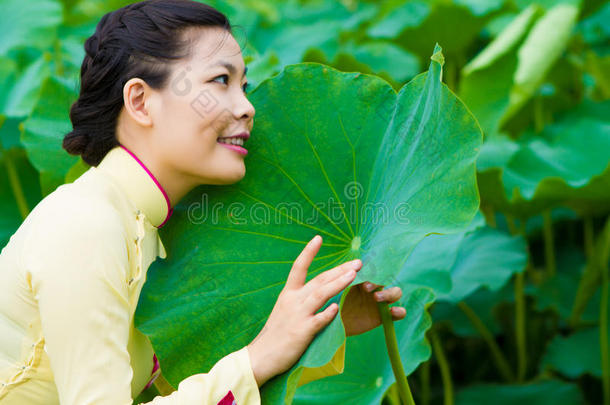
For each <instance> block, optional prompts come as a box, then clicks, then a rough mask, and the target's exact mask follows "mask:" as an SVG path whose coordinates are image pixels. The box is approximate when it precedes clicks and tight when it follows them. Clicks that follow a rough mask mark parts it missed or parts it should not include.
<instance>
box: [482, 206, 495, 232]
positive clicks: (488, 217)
mask: <svg viewBox="0 0 610 405" xmlns="http://www.w3.org/2000/svg"><path fill="white" fill-rule="evenodd" d="M481 212H482V213H483V215H484V216H485V221H486V222H487V225H489V226H491V227H492V228H497V224H496V213H495V211H494V207H493V206H492V205H481Z"/></svg>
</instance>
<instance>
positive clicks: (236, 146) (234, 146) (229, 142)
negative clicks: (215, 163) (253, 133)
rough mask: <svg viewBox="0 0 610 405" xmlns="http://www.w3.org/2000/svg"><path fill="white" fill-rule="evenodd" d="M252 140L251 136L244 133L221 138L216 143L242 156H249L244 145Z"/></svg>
mask: <svg viewBox="0 0 610 405" xmlns="http://www.w3.org/2000/svg"><path fill="white" fill-rule="evenodd" d="M248 138H250V134H249V133H247V132H242V133H240V134H237V135H232V136H223V137H219V138H218V139H217V140H216V142H218V143H219V144H221V145H222V146H224V147H226V148H228V149H231V150H234V151H235V152H237V153H239V154H241V155H247V154H248V150H247V149H246V148H244V147H243V145H244V143H245V142H246V141H247V140H248Z"/></svg>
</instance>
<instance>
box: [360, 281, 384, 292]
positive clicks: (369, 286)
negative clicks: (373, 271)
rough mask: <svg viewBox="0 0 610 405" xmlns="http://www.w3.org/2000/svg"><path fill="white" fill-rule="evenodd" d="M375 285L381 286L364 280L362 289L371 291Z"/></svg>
mask: <svg viewBox="0 0 610 405" xmlns="http://www.w3.org/2000/svg"><path fill="white" fill-rule="evenodd" d="M377 287H381V286H380V285H379V284H373V283H371V282H370V281H365V282H364V291H366V292H371V291H373V290H374V289H376V288H377Z"/></svg>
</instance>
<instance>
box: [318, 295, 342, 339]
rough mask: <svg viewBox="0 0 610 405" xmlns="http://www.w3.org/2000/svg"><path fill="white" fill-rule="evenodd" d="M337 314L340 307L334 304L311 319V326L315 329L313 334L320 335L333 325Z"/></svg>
mask: <svg viewBox="0 0 610 405" xmlns="http://www.w3.org/2000/svg"><path fill="white" fill-rule="evenodd" d="M337 312H339V305H338V304H337V303H336V302H333V303H332V304H330V305H329V306H328V307H327V308H326V309H325V310H324V311H322V312H319V313H317V314H315V315H314V316H313V317H312V319H311V324H312V327H313V329H314V330H313V333H314V334H315V333H318V331H320V329H322V328H324V327H325V326H327V325H328V324H329V323H331V322H332V320H333V319H335V316H336V315H337Z"/></svg>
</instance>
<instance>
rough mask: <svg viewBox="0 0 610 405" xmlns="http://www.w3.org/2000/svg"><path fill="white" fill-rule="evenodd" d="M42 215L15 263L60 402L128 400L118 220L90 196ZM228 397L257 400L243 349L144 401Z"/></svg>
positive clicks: (117, 403) (161, 403)
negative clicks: (35, 311) (24, 279)
mask: <svg viewBox="0 0 610 405" xmlns="http://www.w3.org/2000/svg"><path fill="white" fill-rule="evenodd" d="M64 202H65V201H64ZM67 205H69V206H67ZM98 208H99V209H98ZM59 209H61V210H59ZM91 212H95V214H96V215H95V216H92V215H91ZM58 213H59V215H58ZM64 213H65V215H64ZM46 214H55V215H42V216H39V217H38V220H39V221H38V222H37V223H36V224H35V225H36V226H33V227H32V232H31V233H30V234H29V235H28V236H27V238H28V239H27V242H26V244H24V250H23V251H22V252H21V260H22V264H23V266H24V267H25V270H26V274H27V275H28V279H29V280H28V281H29V283H30V286H31V289H32V292H33V294H34V297H35V300H36V302H37V304H38V307H39V310H40V318H41V326H42V333H43V336H44V338H45V351H46V352H47V354H48V357H49V360H50V365H51V370H52V372H53V375H54V380H55V384H56V386H57V392H58V395H59V400H60V403H61V404H62V405H88V404H97V405H106V404H107V405H111V404H112V405H129V404H132V403H133V399H132V393H131V380H132V377H133V370H132V368H131V364H130V355H129V351H128V349H127V345H128V339H129V330H130V322H132V318H131V308H130V305H129V286H128V276H129V264H128V263H129V261H128V256H127V247H126V237H125V235H124V233H125V231H124V228H123V226H122V223H121V221H120V219H119V217H118V216H117V215H116V212H115V211H113V210H112V209H108V208H107V207H102V206H100V207H95V208H94V209H92V207H91V201H86V202H83V201H78V202H77V203H71V202H68V203H67V204H64V205H63V206H61V205H60V206H59V207H58V206H56V207H55V209H54V210H52V211H48V212H47V213H46ZM227 395H233V396H234V398H235V401H236V403H237V404H240V405H245V404H248V405H249V404H254V405H258V404H260V396H259V390H258V386H257V384H256V380H255V379H254V373H253V371H252V368H251V365H250V360H249V356H248V352H247V348H246V347H244V348H243V349H241V350H239V351H236V352H234V353H231V354H229V355H227V356H225V357H224V358H222V359H221V360H220V361H219V362H218V363H217V364H216V365H215V366H214V367H213V368H212V369H211V370H210V372H209V373H202V374H195V375H192V376H189V377H187V378H185V379H184V380H182V381H181V382H180V384H179V388H178V390H177V391H175V392H173V393H172V394H171V395H169V396H166V397H162V396H157V397H155V398H154V400H153V401H151V402H150V403H151V404H157V405H171V404H176V405H177V404H180V405H190V404H192V405H195V404H197V405H205V404H213V405H217V404H218V403H219V402H220V401H221V400H222V399H223V398H225V397H227ZM229 403H230V402H229Z"/></svg>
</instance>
